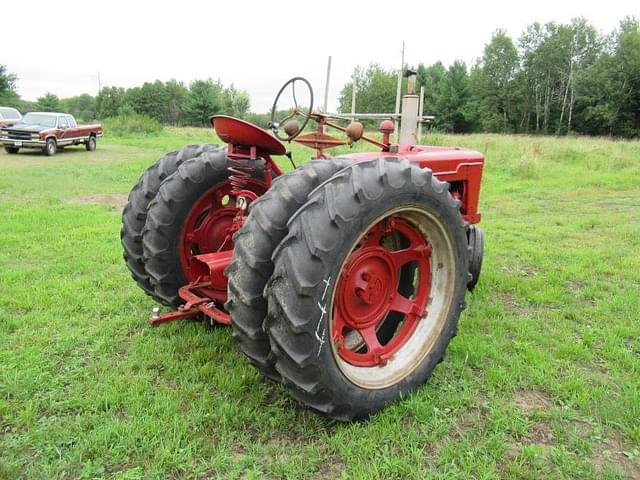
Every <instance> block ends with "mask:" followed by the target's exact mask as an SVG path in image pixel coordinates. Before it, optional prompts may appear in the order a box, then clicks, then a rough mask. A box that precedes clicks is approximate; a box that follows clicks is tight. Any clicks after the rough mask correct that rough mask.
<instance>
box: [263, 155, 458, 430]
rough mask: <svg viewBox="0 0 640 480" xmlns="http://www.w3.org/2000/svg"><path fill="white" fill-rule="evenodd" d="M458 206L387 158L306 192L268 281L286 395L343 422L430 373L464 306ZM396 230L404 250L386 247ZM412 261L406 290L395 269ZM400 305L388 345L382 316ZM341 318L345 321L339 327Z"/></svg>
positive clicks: (429, 180)
mask: <svg viewBox="0 0 640 480" xmlns="http://www.w3.org/2000/svg"><path fill="white" fill-rule="evenodd" d="M459 207H460V203H459V202H458V201H455V200H454V199H453V198H452V197H451V195H450V194H449V191H448V188H447V184H446V183H443V182H440V181H439V180H437V179H436V178H435V177H434V176H433V175H432V172H431V170H429V169H420V168H419V167H418V166H417V165H413V164H410V163H409V162H406V161H403V162H398V161H397V160H393V159H385V158H379V159H377V160H373V161H365V162H360V163H356V164H354V165H352V166H350V167H347V168H345V169H343V170H342V171H340V172H339V173H337V174H336V175H334V176H333V177H332V178H331V179H330V180H328V181H327V182H325V183H324V184H323V185H322V186H321V187H320V188H318V189H316V190H315V191H314V192H313V193H311V195H309V200H308V201H307V203H306V204H305V205H304V206H303V207H302V208H300V209H299V210H298V211H297V212H296V214H295V215H294V216H293V217H292V218H291V220H290V221H289V224H288V226H289V233H288V234H287V236H286V237H285V238H284V240H282V242H281V243H280V244H279V246H278V248H277V249H276V251H275V252H274V255H273V262H274V273H273V275H272V276H271V279H270V280H269V283H268V284H267V287H266V293H267V295H268V317H267V320H266V327H267V333H268V335H269V340H270V342H271V349H272V354H273V356H274V358H275V361H276V369H277V371H278V372H279V373H280V374H281V376H282V379H283V383H284V384H285V386H286V387H287V388H288V390H289V392H290V393H291V395H292V396H293V397H294V398H296V399H297V400H299V401H300V402H302V403H303V404H305V405H307V406H310V407H312V408H314V409H316V410H318V411H320V412H322V413H324V414H326V415H328V416H330V417H332V418H335V419H337V420H342V421H350V420H353V419H359V418H365V417H367V416H369V415H370V414H372V413H374V412H376V411H378V410H380V409H381V408H383V407H384V406H386V405H387V404H389V403H391V402H394V401H397V400H398V399H400V398H402V397H403V396H405V395H406V394H408V393H409V392H411V391H413V390H415V389H416V388H417V387H419V386H420V385H422V384H423V383H424V382H425V381H426V380H427V379H428V378H429V377H430V376H431V374H432V372H433V370H434V368H435V367H436V365H437V364H438V363H439V362H441V361H442V359H443V357H444V352H445V349H446V347H447V345H448V344H449V341H450V340H451V338H452V337H453V336H454V334H455V332H456V328H457V322H458V318H459V316H460V313H461V311H462V309H463V308H464V295H465V292H466V284H467V273H468V264H467V262H468V252H467V246H468V244H467V238H466V228H467V227H466V224H465V222H464V221H463V218H462V216H461V214H460V210H459ZM395 231H397V232H405V233H406V236H405V238H406V239H408V241H409V243H410V245H411V246H410V248H405V249H404V250H402V248H403V247H401V250H398V251H397V253H394V249H393V248H388V249H387V248H386V247H385V240H384V239H385V236H386V235H389V233H388V232H395ZM407 232H408V233H407ZM394 234H395V233H394ZM402 235H405V234H402ZM385 257H386V258H390V259H391V260H388V261H387V260H384V258H385ZM414 258H415V260H413V259H414ZM384 262H388V263H387V265H390V267H389V268H387V267H384V265H385V264H384ZM410 262H411V263H415V264H417V265H418V268H419V270H418V275H416V283H415V286H416V290H415V293H414V294H412V295H411V298H406V296H405V295H404V294H402V293H401V291H400V286H399V285H398V284H395V279H397V278H399V276H398V275H397V272H398V268H400V269H403V268H405V267H406V266H408V265H410V264H411V263H410ZM392 267H393V268H392ZM393 272H395V273H393ZM358 282H365V283H362V284H361V285H362V287H363V288H362V289H360V288H359V287H358V285H359V284H358ZM354 285H355V286H356V287H358V288H355V289H354V288H352V287H354ZM352 290H353V292H352ZM401 296H402V297H405V298H401ZM345 304H346V305H351V306H352V308H351V309H349V308H347V309H346V310H345V309H344V308H343V306H344V305H345ZM379 307H382V308H379ZM396 309H397V310H396ZM402 310H406V312H407V313H405V317H404V321H403V322H402V323H401V324H400V325H399V326H397V328H398V330H397V332H396V333H395V336H394V337H393V338H391V339H387V340H386V343H385V341H383V340H382V339H380V337H379V335H380V332H379V330H378V328H379V327H380V326H381V323H380V322H382V323H386V318H388V317H385V316H384V315H386V314H387V312H392V311H395V312H400V311H402ZM344 312H347V313H346V314H345V313H344ZM363 312H365V313H366V314H367V316H366V317H365V316H362V317H359V315H360V314H362V315H364V313H363ZM380 312H382V316H380ZM345 318H349V319H351V320H349V321H350V323H349V324H350V325H354V326H353V327H349V328H345V327H344V326H345V325H346V324H347V323H346V322H345V321H344V319H345ZM364 318H366V321H367V322H369V323H367V324H366V325H365V324H364V321H363V323H362V324H360V321H361V319H364ZM372 336H373V339H372ZM375 338H378V340H375ZM394 349H395V350H394ZM354 359H355V360H354ZM365 360H366V361H365ZM358 362H360V363H358Z"/></svg>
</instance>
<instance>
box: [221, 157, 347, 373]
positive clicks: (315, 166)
mask: <svg viewBox="0 0 640 480" xmlns="http://www.w3.org/2000/svg"><path fill="white" fill-rule="evenodd" d="M352 162H353V161H352V160H345V159H341V158H335V159H331V160H314V161H312V162H309V163H307V164H306V165H304V166H302V167H300V168H297V169H296V170H294V171H293V172H291V173H288V174H286V175H282V176H281V177H278V178H276V179H275V181H274V182H273V184H272V185H271V188H269V190H268V191H267V193H265V194H264V195H263V196H262V197H260V198H259V199H258V200H256V201H255V202H254V203H253V204H252V205H251V209H250V211H249V216H248V217H247V219H246V221H245V223H244V226H243V227H242V228H241V229H240V230H239V231H238V232H237V233H236V234H235V235H234V237H233V241H234V244H235V248H234V251H233V260H232V262H231V264H230V265H229V266H228V267H227V269H226V271H225V274H226V275H227V277H228V279H229V288H228V294H229V299H228V301H227V303H226V304H225V308H226V310H227V311H228V312H229V313H230V314H231V318H232V323H231V326H232V328H233V337H234V338H235V339H236V341H237V342H238V345H239V347H240V350H241V351H242V352H243V353H244V354H245V356H246V357H247V358H248V359H249V362H250V363H251V364H253V365H254V366H255V367H256V368H257V369H258V370H259V371H260V372H261V373H262V374H264V375H265V376H267V377H268V378H271V379H273V380H276V381H279V380H280V374H279V373H278V372H277V371H276V369H275V367H274V359H273V357H272V356H271V355H270V352H271V346H270V343H269V337H268V336H267V334H266V333H265V331H264V329H263V322H264V319H265V318H266V316H267V301H266V299H265V298H264V297H263V291H264V287H265V285H266V284H267V281H268V280H269V278H270V277H271V274H272V273H273V262H272V261H271V255H272V254H273V251H274V250H275V248H276V247H277V246H278V244H279V243H280V241H281V240H282V239H283V238H284V237H285V235H286V234H287V232H288V229H287V222H288V221H289V218H290V217H291V215H293V214H294V213H295V212H296V211H297V210H298V209H299V208H300V207H301V206H302V205H303V204H304V203H306V201H307V196H308V195H309V194H310V193H311V192H312V191H313V190H314V189H315V188H316V187H317V186H318V185H320V184H321V183H322V182H324V181H326V180H328V179H329V178H330V177H331V176H333V175H334V174H335V173H337V172H338V171H340V170H342V169H343V168H345V167H346V166H348V165H350V164H351V163H352Z"/></svg>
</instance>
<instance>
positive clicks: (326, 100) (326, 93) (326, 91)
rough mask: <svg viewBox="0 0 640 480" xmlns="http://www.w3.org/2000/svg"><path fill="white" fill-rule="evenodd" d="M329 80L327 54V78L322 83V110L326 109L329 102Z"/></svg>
mask: <svg viewBox="0 0 640 480" xmlns="http://www.w3.org/2000/svg"><path fill="white" fill-rule="evenodd" d="M330 80H331V55H329V60H327V79H326V81H325V83H324V105H323V107H322V111H323V112H326V111H327V104H328V103H329V81H330Z"/></svg>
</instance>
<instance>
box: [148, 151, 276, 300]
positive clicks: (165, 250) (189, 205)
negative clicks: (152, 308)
mask: <svg viewBox="0 0 640 480" xmlns="http://www.w3.org/2000/svg"><path fill="white" fill-rule="evenodd" d="M227 167H228V163H227V153H226V149H219V150H214V151H208V152H204V153H202V154H201V155H200V156H198V157H196V158H192V159H191V160H187V161H185V162H184V163H183V164H182V165H180V166H179V167H178V169H177V171H176V172H175V173H174V174H173V175H171V176H170V177H168V178H166V179H165V180H164V181H163V182H162V184H161V185H160V188H159V189H158V194H157V195H156V196H155V197H154V199H153V200H152V201H151V202H150V203H149V208H148V209H147V218H146V222H145V225H144V228H143V229H142V249H143V252H144V262H145V270H146V272H147V274H148V275H149V282H150V284H151V285H152V286H153V291H154V294H155V297H156V298H158V299H159V301H160V302H161V303H164V304H165V305H168V306H171V307H173V308H177V307H178V306H180V305H181V304H183V303H184V301H183V300H182V299H181V298H180V297H179V296H178V290H179V289H180V287H183V286H184V285H186V284H187V283H189V282H190V281H193V280H195V278H190V276H189V274H188V272H187V271H186V270H185V265H184V264H183V261H185V259H184V258H183V257H184V255H183V254H184V243H185V238H186V236H185V235H186V233H185V224H186V223H187V222H188V221H191V220H192V219H193V215H194V212H193V211H192V210H193V209H194V208H197V205H200V203H201V202H202V201H203V200H206V198H208V197H207V195H209V192H211V190H212V189H216V188H220V189H223V188H224V189H227V190H228V189H229V188H230V179H229V177H230V175H231V172H230V171H229V170H228V168H227ZM263 177H264V161H262V160H259V161H256V168H255V170H254V174H253V181H254V182H255V183H257V184H259V185H262V186H263V187H261V188H256V190H260V191H257V192H255V193H256V194H258V196H259V195H261V194H262V193H264V190H265V189H266V187H264V183H263V182H264V180H263ZM226 198H229V197H228V195H226ZM216 208H217V207H216ZM230 208H235V211H234V212H233V214H232V215H231V216H232V217H233V216H234V215H235V213H236V212H237V208H236V207H230ZM215 210H216V209H215V208H214V209H212V210H210V211H209V212H210V213H211V214H213V215H215ZM207 215H209V213H207ZM232 246H233V244H232V242H230V243H229V244H228V245H225V247H227V248H231V247H232ZM220 248H222V247H220ZM227 248H224V250H226V249H227ZM217 249H218V248H216V249H214V250H209V251H200V252H198V253H209V252H210V251H216V250H217ZM189 255H190V256H191V255H192V254H191V253H190V254H189ZM194 255H195V253H194ZM203 273H204V272H203ZM206 273H208V272H206ZM206 273H205V274H206ZM226 291H227V288H226V282H225V285H224V297H225V298H224V300H223V301H222V303H223V302H224V301H226Z"/></svg>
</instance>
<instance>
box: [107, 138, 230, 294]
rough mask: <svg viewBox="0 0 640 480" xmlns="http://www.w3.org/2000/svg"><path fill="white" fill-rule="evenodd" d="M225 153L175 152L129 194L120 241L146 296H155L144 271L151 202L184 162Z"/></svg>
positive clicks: (203, 148) (202, 148)
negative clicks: (145, 231)
mask: <svg viewBox="0 0 640 480" xmlns="http://www.w3.org/2000/svg"><path fill="white" fill-rule="evenodd" d="M221 149H222V150H224V147H220V146H218V145H208V144H205V145H187V146H185V147H182V148H181V149H180V150H174V151H173V152H170V153H167V154H166V155H165V156H163V157H162V158H160V159H159V160H158V161H157V162H156V163H154V164H153V165H151V166H150V167H149V168H148V169H147V170H146V171H145V172H144V173H143V174H142V176H141V177H140V179H139V180H138V183H136V185H135V186H134V187H133V189H132V190H131V192H129V199H128V201H127V204H126V205H125V207H124V210H123V211H122V229H121V230H120V241H121V242H122V248H123V250H124V252H123V256H124V260H125V262H126V264H127V268H129V271H130V272H131V276H132V277H133V279H134V280H135V281H136V283H137V284H138V286H139V287H140V288H142V290H144V291H145V292H146V293H147V295H150V296H151V297H154V298H155V299H156V300H158V301H161V300H160V299H159V298H158V297H156V296H155V294H154V291H153V286H152V285H151V283H150V282H149V275H148V274H147V271H146V270H145V268H144V259H143V252H142V229H143V228H144V224H145V222H146V220H147V208H148V207H149V202H151V200H153V199H154V197H155V196H156V194H157V193H158V189H159V188H160V184H161V183H162V181H163V180H164V179H165V178H167V177H169V176H170V175H172V174H173V173H174V172H175V171H176V170H178V167H179V166H180V165H181V164H182V163H183V162H185V161H186V160H190V159H192V158H195V157H197V156H199V155H200V154H201V153H203V152H211V151H217V150H221Z"/></svg>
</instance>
